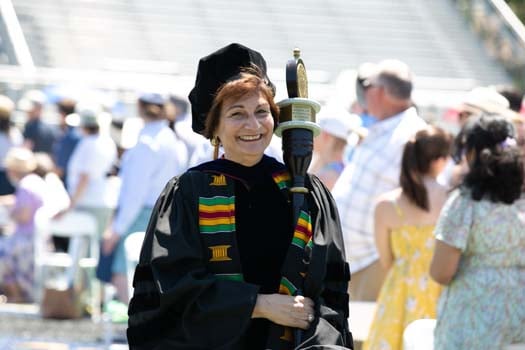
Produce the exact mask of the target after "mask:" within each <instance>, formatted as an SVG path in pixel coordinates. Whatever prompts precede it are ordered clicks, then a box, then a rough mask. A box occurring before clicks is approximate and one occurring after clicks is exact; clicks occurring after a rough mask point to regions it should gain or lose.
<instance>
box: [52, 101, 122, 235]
mask: <svg viewBox="0 0 525 350" xmlns="http://www.w3.org/2000/svg"><path fill="white" fill-rule="evenodd" d="M99 114H100V112H99V111H98V110H97V109H96V108H83V109H80V110H79V111H78V113H77V114H70V115H68V116H67V119H68V123H69V124H72V125H78V128H79V129H80V131H81V132H82V137H81V139H80V142H79V143H78V145H77V146H76V148H75V150H74V151H73V154H72V155H71V158H70V160H69V164H68V167H67V173H68V174H69V177H68V186H67V188H68V192H69V195H70V204H69V207H68V208H67V210H72V209H74V210H79V211H85V212H88V213H90V214H91V215H93V217H95V219H96V221H97V232H98V235H99V237H100V238H101V237H102V233H103V232H104V230H105V228H106V226H107V224H108V221H109V219H110V217H111V214H112V207H111V205H110V203H108V198H107V196H106V194H107V185H108V174H109V172H110V171H111V169H112V167H113V165H114V164H115V162H116V161H117V146H116V145H115V142H114V141H113V140H112V139H111V137H109V135H107V134H104V133H101V132H100V124H99V120H98V117H99ZM67 210H66V211H67ZM62 214H64V212H61V213H60V215H62Z"/></svg>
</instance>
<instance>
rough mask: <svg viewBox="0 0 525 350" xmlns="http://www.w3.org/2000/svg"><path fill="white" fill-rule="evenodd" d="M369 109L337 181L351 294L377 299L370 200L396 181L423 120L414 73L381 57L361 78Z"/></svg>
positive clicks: (378, 278) (335, 191) (379, 279)
mask: <svg viewBox="0 0 525 350" xmlns="http://www.w3.org/2000/svg"><path fill="white" fill-rule="evenodd" d="M363 86H364V97H365V100H366V108H367V110H368V113H369V114H370V115H372V116H374V117H375V118H376V119H377V122H376V123H375V124H373V125H372V126H371V127H370V128H369V132H368V135H367V137H366V138H365V139H364V140H363V141H362V142H361V143H360V144H359V145H358V146H357V147H356V149H355V153H354V154H353V157H352V159H351V161H350V163H348V164H347V165H346V166H345V169H344V170H343V172H342V173H341V176H340V177H339V179H338V180H337V182H336V183H335V185H334V187H333V189H332V194H333V196H334V198H335V201H336V203H337V206H338V209H339V214H340V217H341V224H342V228H343V236H344V240H345V251H346V254H347V259H348V261H349V263H350V269H351V272H352V281H351V282H350V286H349V292H350V298H351V299H352V300H363V301H375V300H376V299H377V295H378V293H379V289H380V288H381V284H382V281H383V278H384V275H385V271H383V269H382V268H381V266H380V264H379V260H378V259H379V256H378V253H377V250H376V247H375V244H374V234H373V232H374V230H373V229H374V223H373V214H374V204H375V200H376V198H377V197H378V196H379V195H380V194H381V193H384V192H388V191H390V190H393V189H394V188H396V187H398V186H399V179H398V178H399V171H400V163H401V154H402V149H403V146H404V144H405V143H406V142H407V141H408V140H409V139H410V138H411V137H412V136H413V135H414V134H415V133H416V132H417V131H419V130H421V129H423V128H424V127H425V126H426V123H425V121H424V120H423V119H422V118H421V117H419V116H418V114H417V111H416V109H415V108H414V107H413V103H412V99H411V93H412V73H411V71H410V69H409V67H408V66H407V65H406V64H405V63H403V62H400V61H398V60H384V61H381V62H380V63H378V64H377V65H376V66H375V69H373V70H370V72H369V76H368V77H366V78H365V79H364V81H363Z"/></svg>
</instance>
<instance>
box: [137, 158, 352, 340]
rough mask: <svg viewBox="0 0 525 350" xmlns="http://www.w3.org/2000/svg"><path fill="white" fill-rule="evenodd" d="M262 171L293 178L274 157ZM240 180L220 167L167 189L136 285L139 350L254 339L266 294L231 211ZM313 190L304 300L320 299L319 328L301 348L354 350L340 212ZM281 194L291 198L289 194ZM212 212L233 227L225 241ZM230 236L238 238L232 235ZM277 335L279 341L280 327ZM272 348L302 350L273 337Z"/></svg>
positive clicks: (316, 184) (203, 169)
mask: <svg viewBox="0 0 525 350" xmlns="http://www.w3.org/2000/svg"><path fill="white" fill-rule="evenodd" d="M261 162H263V165H264V167H265V169H266V171H267V172H268V173H279V172H283V171H285V168H284V165H283V164H281V163H278V162H277V161H275V160H274V159H273V158H269V157H266V156H265V157H264V158H263V160H262V161H261ZM239 180H241V182H242V179H240V178H239V176H238V174H237V173H235V169H234V168H231V167H229V166H228V163H227V162H224V161H220V160H219V161H214V162H210V163H206V164H204V165H201V166H199V167H198V168H195V169H192V170H189V171H188V172H186V173H185V174H183V175H181V176H180V177H178V178H174V179H172V180H171V181H170V182H169V183H168V184H167V185H166V187H165V189H164V191H163V192H162V194H161V196H160V197H159V199H158V201H157V203H156V205H155V208H154V211H153V214H152V217H151V220H150V224H149V226H148V229H147V232H146V237H145V240H144V243H143V247H142V251H141V257H140V261H139V264H138V266H137V269H136V272H135V277H134V281H133V285H134V288H135V290H134V295H133V298H132V300H131V302H130V308H129V316H130V317H129V327H128V331H127V334H128V341H129V345H130V349H132V350H135V349H166V350H170V349H174V350H175V349H181V350H182V349H187V350H191V349H202V350H204V349H217V350H219V349H220V350H236V349H246V343H247V339H245V336H246V334H247V331H248V329H249V328H250V326H251V325H252V322H253V320H252V319H251V314H252V312H253V308H254V306H255V302H256V299H257V294H258V293H260V289H261V286H259V285H256V284H253V283H248V282H246V281H245V280H244V279H243V276H242V266H241V265H240V261H241V259H240V257H239V252H238V251H239V249H238V248H239V247H238V240H237V239H236V236H235V235H236V233H235V229H234V228H235V220H234V219H233V217H234V216H235V213H234V212H233V213H231V212H230V213H228V212H227V211H225V210H226V209H224V208H230V207H231V205H233V208H235V203H234V202H235V186H239ZM306 183H307V187H308V188H309V189H310V194H309V195H308V204H309V208H310V214H311V221H312V230H313V239H312V242H311V244H310V245H309V248H306V249H305V251H306V252H307V256H305V259H303V260H306V261H305V263H306V265H304V268H305V271H303V272H306V273H305V274H304V276H305V277H304V280H303V281H302V282H301V284H302V285H301V294H302V295H305V296H307V297H310V298H312V299H313V300H314V303H315V305H316V319H315V321H314V322H313V323H312V325H311V327H310V329H309V330H307V331H303V332H302V334H301V340H302V345H301V346H300V348H306V347H309V346H313V345H327V346H328V345H339V346H341V347H342V348H344V347H346V348H353V343H352V336H351V333H350V332H349V331H348V324H347V317H348V294H347V286H348V280H349V277H350V274H349V269H348V265H347V264H346V262H345V255H344V246H343V239H342V234H341V228H340V223H339V218H338V214H337V208H336V206H335V202H334V200H333V198H332V197H331V195H330V193H329V191H328V190H327V189H326V187H324V185H323V184H322V183H321V182H320V181H319V179H317V178H316V177H314V176H308V177H307V181H306ZM278 185H279V187H280V188H281V187H282V186H280V184H276V186H278ZM281 190H282V192H283V193H284V194H285V195H286V193H287V188H286V187H282V188H281ZM203 198H204V199H203ZM217 198H218V199H217ZM216 199H217V200H218V201H219V202H215V200H216ZM230 199H231V200H232V201H233V203H234V204H231V202H228V201H229V200H230ZM209 203H211V205H212V208H213V205H218V206H217V207H216V208H221V209H220V211H221V213H219V214H220V215H222V216H221V218H220V220H221V221H220V222H221V223H222V224H224V223H225V222H228V220H230V221H229V222H231V223H232V225H228V224H224V225H219V226H220V227H221V229H220V230H219V231H221V232H219V233H218V234H214V232H211V231H213V230H214V228H216V227H218V226H213V225H211V226H206V225H207V224H206V222H209V221H206V219H209V218H207V217H204V218H203V215H204V214H203V213H206V210H204V209H202V208H203V205H204V206H205V205H206V204H209ZM225 203H226V204H225ZM228 203H230V204H228ZM228 206H230V207H228ZM233 211H235V210H233ZM271 213H272V208H271V207H270V208H268V213H261V220H271ZM206 215H207V214H206ZM212 215H213V214H212ZM228 215H230V216H231V217H228ZM232 227H233V229H232ZM229 229H231V231H232V232H225V231H228V230H229ZM223 231H224V232H223ZM217 247H227V248H225V249H222V250H221V249H217ZM262 247H263V245H262V244H261V249H262ZM270 250H271V249H270ZM291 250H292V249H290V251H291ZM269 254H271V252H270V251H269ZM286 261H289V257H288V258H287V260H286ZM284 265H287V263H285V264H284ZM288 265H290V264H288ZM287 269H288V270H290V269H293V267H291V266H283V271H284V270H287ZM272 325H273V324H272ZM273 326H275V328H276V329H277V332H279V330H278V328H279V327H280V326H277V325H273ZM270 334H272V332H270ZM279 334H280V333H279ZM295 334H296V333H295ZM271 337H272V336H271V335H270V336H269V338H271ZM248 341H249V340H248ZM266 348H269V349H272V350H281V349H290V348H293V345H286V343H283V342H282V341H280V340H279V339H278V338H275V339H273V338H272V339H269V340H268V345H267V347H266ZM322 348H323V347H322V346H321V347H316V349H322ZM327 349H328V347H327Z"/></svg>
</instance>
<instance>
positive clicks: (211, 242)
mask: <svg viewBox="0 0 525 350" xmlns="http://www.w3.org/2000/svg"><path fill="white" fill-rule="evenodd" d="M275 164H276V165H278V166H275V165H274V164H272V166H274V167H275V169H274V170H275V171H274V172H272V174H271V175H272V178H273V180H274V182H275V184H276V186H278V188H279V189H280V191H281V193H282V194H283V195H284V196H286V197H287V198H288V193H289V187H290V175H289V173H288V172H287V171H286V168H285V167H284V166H283V165H281V164H280V163H277V162H275ZM200 170H201V171H203V172H207V173H210V178H211V181H210V183H209V187H208V189H209V191H207V192H208V193H207V194H205V195H204V196H201V197H199V229H200V233H201V235H202V238H203V242H204V244H205V245H206V247H207V248H208V250H209V251H208V252H209V264H208V266H209V267H210V269H211V270H212V272H213V273H214V274H215V275H216V276H217V277H218V278H220V279H225V280H232V281H241V282H242V281H244V278H243V275H242V268H241V264H240V255H239V250H238V246H237V240H236V238H235V234H236V223H235V187H234V185H235V181H234V179H236V178H235V177H234V176H232V175H228V174H226V173H224V172H221V171H218V169H206V168H205V167H204V168H201V169H200ZM306 202H307V201H305V203H306ZM312 246H313V242H312V220H311V217H310V213H309V211H308V209H306V208H303V210H301V213H300V215H299V219H298V222H297V223H295V228H294V233H293V237H292V241H291V244H290V246H289V248H288V251H287V253H286V257H285V260H284V263H283V266H282V268H281V280H280V286H279V291H278V292H279V293H280V294H287V295H297V294H300V292H301V290H302V286H303V281H304V277H305V276H306V273H307V268H308V263H309V260H310V257H311V251H312ZM293 347H294V332H293V329H292V328H289V327H283V326H280V325H277V324H273V323H271V325H270V328H269V336H268V342H267V346H266V348H268V349H272V350H285V349H286V350H288V349H293Z"/></svg>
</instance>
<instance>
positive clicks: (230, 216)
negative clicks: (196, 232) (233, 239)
mask: <svg viewBox="0 0 525 350" xmlns="http://www.w3.org/2000/svg"><path fill="white" fill-rule="evenodd" d="M199 227H200V232H201V233H203V234H215V233H219V232H234V231H235V196H231V197H223V196H215V197H211V198H205V197H200V198H199Z"/></svg>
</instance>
